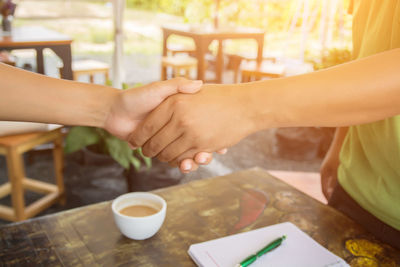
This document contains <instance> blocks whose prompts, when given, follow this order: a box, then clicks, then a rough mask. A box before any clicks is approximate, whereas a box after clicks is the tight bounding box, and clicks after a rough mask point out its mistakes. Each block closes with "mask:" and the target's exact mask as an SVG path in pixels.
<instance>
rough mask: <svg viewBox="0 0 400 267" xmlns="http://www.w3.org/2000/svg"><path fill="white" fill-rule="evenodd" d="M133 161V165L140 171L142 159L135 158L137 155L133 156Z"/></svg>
mask: <svg viewBox="0 0 400 267" xmlns="http://www.w3.org/2000/svg"><path fill="white" fill-rule="evenodd" d="M131 163H132V165H133V167H134V168H135V170H136V171H138V170H139V169H140V166H141V165H142V163H141V162H140V160H139V159H137V158H135V157H132V158H131Z"/></svg>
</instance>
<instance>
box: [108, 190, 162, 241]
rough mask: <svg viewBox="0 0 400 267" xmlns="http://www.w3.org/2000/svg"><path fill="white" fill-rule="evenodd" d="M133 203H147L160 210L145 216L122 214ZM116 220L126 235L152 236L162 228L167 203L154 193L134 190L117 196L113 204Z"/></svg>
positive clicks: (133, 236)
mask: <svg viewBox="0 0 400 267" xmlns="http://www.w3.org/2000/svg"><path fill="white" fill-rule="evenodd" d="M133 205H145V206H149V207H152V208H154V209H156V210H158V212H157V213H155V214H152V215H149V216H145V217H132V216H127V215H124V214H121V212H120V211H121V210H122V209H124V208H126V207H128V206H133ZM111 208H112V211H113V214H114V220H115V223H116V224H117V226H118V228H119V230H120V231H121V232H122V234H124V235H125V236H126V237H129V238H131V239H135V240H143V239H147V238H150V237H152V236H153V235H154V234H155V233H157V232H158V230H159V229H160V228H161V225H162V224H163V222H164V219H165V214H166V212H167V203H166V202H165V200H164V199H163V198H161V197H160V196H158V195H155V194H152V193H145V192H134V193H128V194H124V195H121V196H119V197H117V198H116V199H115V200H114V201H113V202H112V205H111Z"/></svg>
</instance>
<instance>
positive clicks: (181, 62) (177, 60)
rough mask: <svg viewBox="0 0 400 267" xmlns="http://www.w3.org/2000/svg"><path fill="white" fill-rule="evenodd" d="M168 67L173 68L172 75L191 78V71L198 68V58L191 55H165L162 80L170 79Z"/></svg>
mask: <svg viewBox="0 0 400 267" xmlns="http://www.w3.org/2000/svg"><path fill="white" fill-rule="evenodd" d="M168 69H172V77H186V78H190V72H191V71H192V70H194V69H197V59H195V58H194V57H189V56H173V57H172V56H170V57H163V58H162V61H161V80H162V81H163V80H166V79H168V77H167V73H168Z"/></svg>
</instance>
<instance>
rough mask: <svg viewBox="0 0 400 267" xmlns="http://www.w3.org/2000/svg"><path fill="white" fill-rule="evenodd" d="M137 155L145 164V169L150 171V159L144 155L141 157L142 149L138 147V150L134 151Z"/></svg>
mask: <svg viewBox="0 0 400 267" xmlns="http://www.w3.org/2000/svg"><path fill="white" fill-rule="evenodd" d="M136 152H137V154H139V156H140V157H141V158H142V159H143V161H144V164H146V167H147V169H150V168H151V166H152V165H153V163H152V161H151V158H148V157H146V156H145V155H143V152H142V148H141V147H139V148H138V149H136Z"/></svg>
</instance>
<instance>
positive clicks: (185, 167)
mask: <svg viewBox="0 0 400 267" xmlns="http://www.w3.org/2000/svg"><path fill="white" fill-rule="evenodd" d="M198 168H199V166H198V165H197V164H196V163H195V162H194V161H193V160H192V159H185V160H183V161H182V162H181V164H180V165H179V170H180V171H181V172H182V173H189V172H192V171H195V170H197V169H198Z"/></svg>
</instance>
